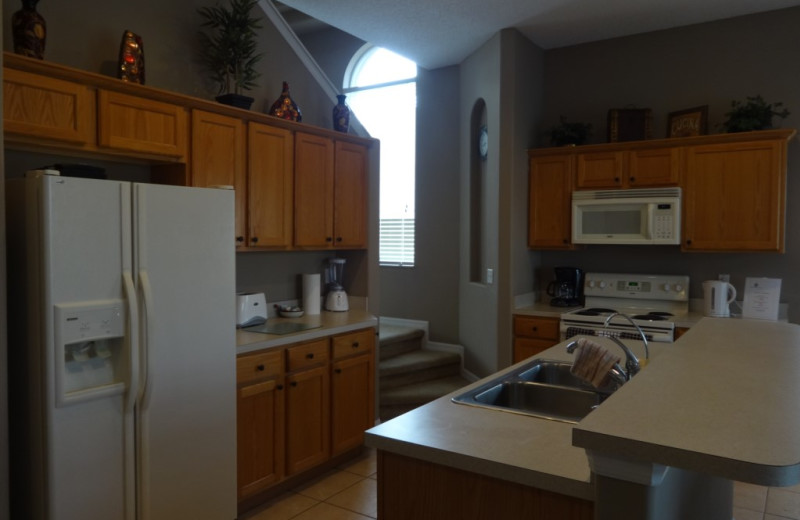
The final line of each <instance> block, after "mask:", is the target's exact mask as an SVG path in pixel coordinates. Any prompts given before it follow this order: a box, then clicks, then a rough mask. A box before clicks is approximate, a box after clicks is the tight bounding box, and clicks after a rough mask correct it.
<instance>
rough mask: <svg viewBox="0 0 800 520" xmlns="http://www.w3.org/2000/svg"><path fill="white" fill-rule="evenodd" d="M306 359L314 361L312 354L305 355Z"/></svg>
mask: <svg viewBox="0 0 800 520" xmlns="http://www.w3.org/2000/svg"><path fill="white" fill-rule="evenodd" d="M306 359H314V353H313V352H309V353H308V354H306Z"/></svg>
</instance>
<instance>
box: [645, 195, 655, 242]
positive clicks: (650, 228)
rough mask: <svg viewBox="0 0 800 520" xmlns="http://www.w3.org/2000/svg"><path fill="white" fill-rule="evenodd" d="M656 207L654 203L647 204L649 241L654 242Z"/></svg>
mask: <svg viewBox="0 0 800 520" xmlns="http://www.w3.org/2000/svg"><path fill="white" fill-rule="evenodd" d="M655 212H656V205H655V204H652V203H648V204H647V239H648V240H652V239H653V235H654V230H653V225H654V224H653V219H655Z"/></svg>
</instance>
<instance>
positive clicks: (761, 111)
mask: <svg viewBox="0 0 800 520" xmlns="http://www.w3.org/2000/svg"><path fill="white" fill-rule="evenodd" d="M781 107H783V103H780V102H778V103H767V102H766V101H764V98H762V97H761V95H760V94H759V95H756V96H747V99H746V101H745V102H742V101H736V100H734V101H731V111H730V112H728V113H727V114H725V117H727V118H728V119H726V120H725V122H724V123H722V128H723V129H724V130H725V131H726V132H750V131H753V130H764V129H767V128H772V118H773V116H778V117H780V118H781V119H783V118H785V117H786V116H788V115H789V111H788V110H787V109H785V108H784V109H783V110H780V109H781Z"/></svg>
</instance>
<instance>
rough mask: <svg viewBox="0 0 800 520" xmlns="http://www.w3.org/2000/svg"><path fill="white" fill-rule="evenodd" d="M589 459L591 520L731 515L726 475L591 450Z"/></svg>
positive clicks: (727, 518)
mask: <svg viewBox="0 0 800 520" xmlns="http://www.w3.org/2000/svg"><path fill="white" fill-rule="evenodd" d="M587 453H588V450H587ZM589 461H590V465H591V467H592V472H593V473H594V479H595V493H596V495H595V505H594V520H674V519H676V518H680V519H681V520H731V519H732V518H733V482H732V481H730V480H727V479H724V478H720V477H714V476H711V475H706V474H703V473H698V472H694V471H689V470H685V469H680V468H675V467H668V466H660V465H658V464H652V463H640V462H633V461H627V460H621V459H617V458H609V457H605V456H598V455H597V454H596V453H595V454H591V453H589Z"/></svg>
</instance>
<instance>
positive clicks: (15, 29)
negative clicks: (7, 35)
mask: <svg viewBox="0 0 800 520" xmlns="http://www.w3.org/2000/svg"><path fill="white" fill-rule="evenodd" d="M37 3H39V0H22V9H20V10H19V11H17V12H16V13H14V15H13V16H12V18H11V32H12V34H13V37H14V52H15V53H17V54H22V55H23V56H28V57H29V58H38V59H40V60H41V59H43V58H44V44H45V39H46V38H47V24H46V23H45V21H44V18H42V15H40V14H39V12H38V11H37V10H36V4H37Z"/></svg>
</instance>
